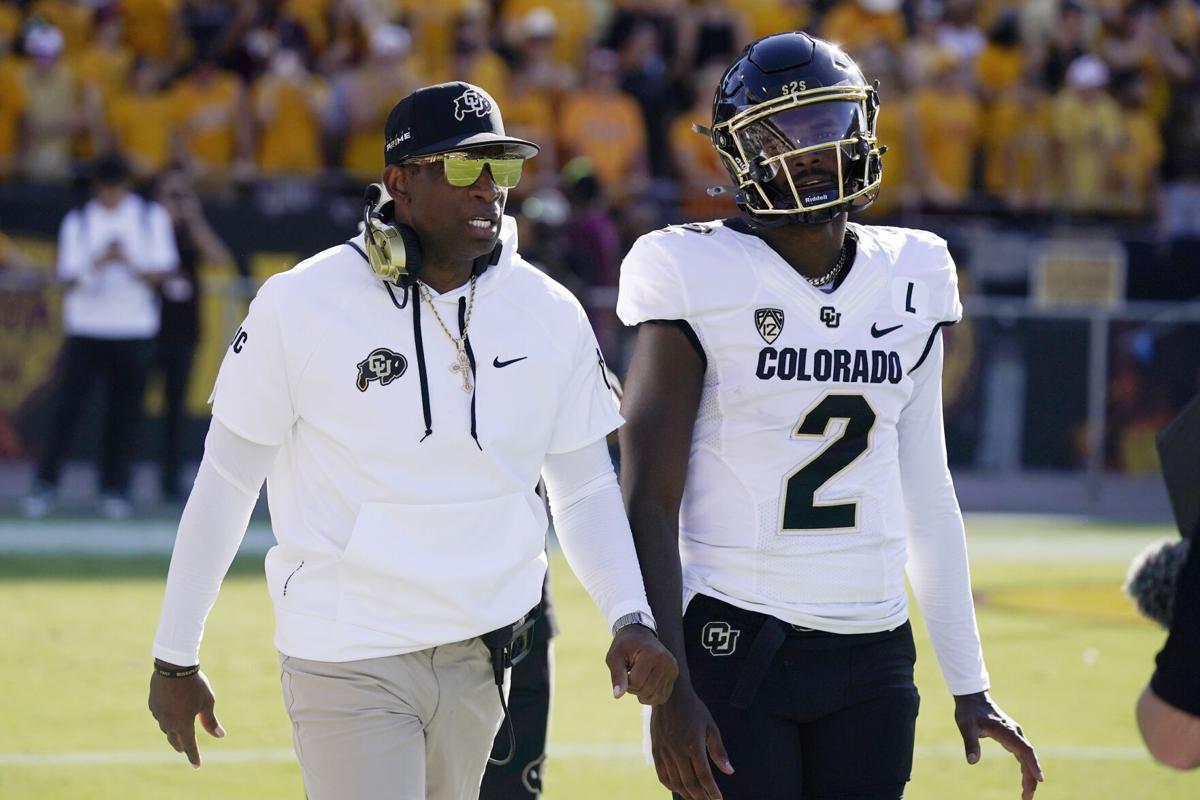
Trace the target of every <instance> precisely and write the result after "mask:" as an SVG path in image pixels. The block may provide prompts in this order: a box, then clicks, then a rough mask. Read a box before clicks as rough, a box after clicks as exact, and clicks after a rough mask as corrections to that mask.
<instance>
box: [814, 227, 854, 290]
mask: <svg viewBox="0 0 1200 800" xmlns="http://www.w3.org/2000/svg"><path fill="white" fill-rule="evenodd" d="M845 263H846V240H845V239H842V249H841V250H839V251H838V260H837V263H836V264H834V265H833V269H831V270H829V272H826V273H825V274H824V275H822V276H821V277H819V278H806V279H805V280H807V281H808V282H809V283H811V284H812V285H813V286H824V285H825V284H827V283H829V282H830V281H831V280H833V279H834V278H836V277H837V276H838V273H839V272H841V271H842V267H843V266H844V265H845Z"/></svg>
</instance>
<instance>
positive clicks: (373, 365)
mask: <svg viewBox="0 0 1200 800" xmlns="http://www.w3.org/2000/svg"><path fill="white" fill-rule="evenodd" d="M407 370H408V359H407V358H405V357H404V356H402V355H400V354H399V353H397V352H394V351H392V350H389V349H387V348H386V347H376V348H375V349H374V350H372V351H371V354H370V355H369V356H367V357H366V358H364V359H363V360H362V361H360V362H358V380H356V381H355V382H354V385H355V386H357V387H358V390H359V391H360V392H365V391H366V390H367V386H369V385H370V383H371V381H379V385H380V386H387V385H388V384H389V383H391V382H392V381H394V380H396V379H397V378H399V377H400V376H401V375H403V374H404V373H405V372H406V371H407Z"/></svg>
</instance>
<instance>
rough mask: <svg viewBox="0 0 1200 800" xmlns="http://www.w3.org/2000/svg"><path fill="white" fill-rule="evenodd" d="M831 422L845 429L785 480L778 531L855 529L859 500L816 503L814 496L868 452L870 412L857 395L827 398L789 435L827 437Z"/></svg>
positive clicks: (872, 421) (872, 414)
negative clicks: (839, 423) (780, 526)
mask: <svg viewBox="0 0 1200 800" xmlns="http://www.w3.org/2000/svg"><path fill="white" fill-rule="evenodd" d="M836 419H840V420H844V421H845V425H844V426H843V427H842V429H841V431H839V432H838V434H837V436H835V437H834V438H833V439H831V440H830V441H829V443H828V444H826V445H825V447H823V448H821V449H820V450H818V451H817V452H816V454H815V455H813V457H812V458H810V459H809V460H808V461H806V462H804V463H803V464H801V465H800V466H799V467H797V468H796V470H795V471H794V472H792V474H791V475H789V476H787V478H786V479H785V481H784V494H783V521H782V522H783V524H782V528H783V531H782V532H783V533H789V532H804V531H822V530H833V529H852V528H856V527H858V502H857V501H851V502H848V503H835V504H832V505H829V504H818V503H817V501H816V494H817V492H818V491H820V489H821V487H822V486H824V485H825V484H826V483H828V482H829V481H830V480H832V479H833V477H834V476H836V475H837V474H839V473H840V472H842V471H843V470H844V469H846V468H847V467H849V466H850V465H851V464H853V463H854V462H855V461H857V460H858V457H859V456H861V455H862V454H863V453H865V452H866V451H867V448H868V447H869V446H870V443H871V431H872V430H873V429H874V428H875V410H874V409H873V408H871V405H870V403H868V402H867V398H865V397H863V396H862V395H861V394H827V395H825V396H824V397H822V398H821V400H820V401H819V402H818V403H817V404H816V405H815V406H813V407H812V408H810V409H809V410H808V411H807V412H806V413H805V414H804V416H803V417H801V418H800V422H799V424H798V425H797V426H796V429H795V431H794V432H793V433H792V436H821V437H824V436H826V435H828V431H829V424H830V423H831V422H833V421H834V420H836Z"/></svg>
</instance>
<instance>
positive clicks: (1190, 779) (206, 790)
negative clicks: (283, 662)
mask: <svg viewBox="0 0 1200 800" xmlns="http://www.w3.org/2000/svg"><path fill="white" fill-rule="evenodd" d="M968 530H969V531H970V545H971V551H972V562H973V574H974V581H975V589H976V593H977V596H978V598H979V600H978V606H979V624H980V628H981V630H982V633H983V640H984V648H985V654H986V656H987V661H988V667H989V669H990V671H991V675H992V683H993V695H994V696H995V698H996V699H997V700H998V702H999V703H1000V704H1001V705H1002V706H1003V707H1004V708H1005V709H1006V710H1007V711H1008V712H1009V713H1010V714H1012V715H1013V716H1014V717H1016V718H1017V719H1018V720H1019V721H1020V722H1021V724H1022V725H1023V726H1024V729H1025V731H1026V732H1027V734H1028V735H1029V736H1030V737H1031V738H1032V739H1033V741H1034V743H1035V744H1036V745H1037V747H1038V748H1039V751H1040V754H1041V760H1042V765H1043V767H1044V769H1045V772H1046V778H1047V783H1046V784H1045V785H1044V786H1043V787H1042V789H1041V790H1039V792H1038V797H1039V798H1070V799H1071V800H1075V799H1076V798H1078V799H1080V800H1083V799H1085V798H1086V799H1088V800H1090V799H1092V798H1104V799H1105V800H1108V799H1110V798H1111V799H1114V800H1115V799H1117V798H1120V800H1141V799H1142V798H1154V799H1155V800H1157V799H1158V798H1194V797H1197V796H1200V775H1183V774H1179V773H1175V772H1172V771H1170V770H1168V769H1166V768H1164V767H1160V766H1158V765H1156V764H1154V763H1152V762H1151V761H1150V759H1149V757H1148V756H1146V755H1145V754H1144V752H1143V750H1142V748H1141V742H1140V739H1139V737H1138V734H1137V730H1136V727H1135V725H1134V721H1133V703H1134V699H1135V698H1136V696H1137V693H1138V691H1139V690H1140V688H1141V687H1142V686H1143V685H1144V684H1145V682H1146V680H1147V678H1148V677H1149V674H1150V671H1151V669H1152V666H1153V655H1154V653H1155V652H1156V651H1157V650H1158V648H1159V647H1160V646H1161V643H1162V640H1163V633H1162V632H1161V631H1159V630H1157V629H1156V628H1154V627H1153V626H1152V625H1151V624H1150V623H1148V622H1144V621H1142V620H1140V619H1139V618H1138V617H1136V616H1135V615H1134V613H1133V612H1132V610H1131V608H1130V605H1129V603H1128V601H1127V600H1126V599H1125V598H1124V597H1123V596H1122V595H1121V593H1120V588H1119V587H1120V584H1121V582H1122V579H1123V577H1124V574H1125V568H1126V565H1127V563H1128V561H1129V558H1130V557H1131V556H1132V555H1133V553H1135V552H1136V551H1137V550H1139V549H1140V548H1141V547H1142V546H1143V545H1145V544H1146V543H1148V542H1150V541H1153V540H1155V539H1158V538H1162V537H1165V536H1169V535H1171V532H1170V531H1169V530H1168V529H1167V528H1144V527H1143V528H1122V527H1116V526H1098V525H1089V524H1085V523H1081V522H1075V521H1070V520H1068V521H1062V520H1049V519H1046V518H1020V517H1013V518H1000V517H975V518H971V519H969V520H968ZM260 560H261V559H260V558H258V557H250V558H243V559H239V561H238V562H236V563H235V566H234V570H233V572H232V573H231V575H230V577H229V578H228V579H227V580H226V582H225V587H224V589H223V590H222V593H221V597H220V599H219V601H218V603H217V606H216V608H215V610H214V611H213V614H212V616H211V618H210V620H209V624H208V633H207V637H206V639H205V647H204V666H205V671H206V673H207V674H208V675H209V677H210V678H211V679H212V682H213V685H214V687H215V689H216V692H217V698H218V700H217V712H218V715H219V717H220V719H221V722H222V724H223V725H224V726H225V728H226V729H227V730H228V732H229V735H228V737H227V738H226V739H224V740H222V741H220V742H217V741H215V740H212V739H209V738H208V737H207V736H206V735H203V734H202V741H201V747H202V752H203V754H204V757H205V758H206V763H205V765H204V767H203V768H202V769H201V770H199V771H193V770H192V769H190V768H189V767H188V765H187V764H186V762H185V761H184V759H183V757H182V756H180V755H177V754H176V753H175V752H174V751H173V750H171V749H170V748H169V747H168V746H167V744H166V742H165V741H164V740H163V739H162V737H161V734H160V733H159V732H158V729H157V726H156V725H155V723H154V721H153V720H152V719H151V717H150V715H149V713H148V712H147V711H146V685H147V681H148V679H149V669H148V666H149V647H150V640H151V638H152V636H153V632H154V627H155V622H156V619H157V615H158V608H159V601H160V597H161V592H162V579H163V576H164V575H165V572H166V561H165V559H163V558H158V557H156V558H148V557H138V558H128V557H126V558H119V559H118V558H112V557H94V556H93V557H70V556H54V557H51V556H32V555H11V554H0V608H2V609H3V612H2V613H3V621H4V626H3V629H4V638H3V646H2V647H0V687H3V689H2V690H0V798H6V799H7V798H20V799H21V800H24V799H25V798H31V799H32V798H37V799H38V800H53V799H57V798H71V799H72V800H75V798H88V799H89V800H136V799H137V798H153V799H154V800H161V798H172V800H184V798H251V799H252V800H265V799H266V798H302V797H303V791H302V788H301V783H300V778H299V772H298V770H297V768H296V766H295V763H294V762H293V760H292V757H291V754H290V747H291V740H290V727H289V724H288V720H287V717H286V715H285V714H284V711H283V707H282V703H281V701H280V699H279V679H278V665H277V661H276V654H275V651H274V649H273V648H272V646H271V625H272V623H271V614H270V608H269V600H268V598H267V596H266V593H265V592H264V591H263V587H262V578H261V567H260ZM553 569H554V580H555V584H554V586H555V595H556V599H557V603H558V607H559V619H560V621H561V626H562V628H563V633H562V635H561V636H560V637H559V638H558V639H557V640H556V645H555V656H556V681H557V684H556V692H555V697H554V707H553V721H552V727H551V731H550V742H551V743H550V758H551V760H550V763H549V766H548V768H547V773H546V775H547V778H546V786H547V791H546V797H547V798H549V799H550V800H593V799H595V800H599V798H655V797H657V798H665V797H667V794H666V792H665V791H664V790H662V789H661V787H659V786H658V784H657V781H656V779H655V776H654V771H653V769H652V768H651V767H650V766H648V765H646V764H645V763H644V762H643V761H642V759H641V757H640V755H639V754H638V753H639V750H640V741H641V716H640V711H639V707H638V706H637V705H636V704H635V703H634V702H633V701H632V699H628V698H627V699H625V700H621V701H614V700H613V699H612V698H611V689H609V687H608V686H607V671H606V668H605V666H604V663H603V654H604V650H605V648H606V646H607V636H606V633H605V631H604V626H603V623H602V621H601V619H600V616H599V613H598V612H597V611H596V610H595V609H594V608H593V607H592V605H591V603H590V601H589V600H588V599H587V597H586V595H585V594H584V593H583V591H582V589H581V588H580V587H579V585H578V584H577V583H576V582H575V580H574V578H573V577H572V576H571V574H570V572H569V570H568V569H567V568H566V565H565V563H564V562H563V560H562V558H561V556H558V557H555V558H554V561H553ZM915 630H916V631H917V633H918V653H919V658H918V665H917V667H918V676H917V682H918V685H919V686H920V688H921V692H922V697H923V702H922V708H921V716H920V721H919V723H918V731H917V738H918V744H917V757H916V764H915V768H914V772H913V778H912V783H911V784H910V789H909V792H908V794H907V797H909V798H911V799H913V800H958V799H959V798H970V799H971V800H988V799H990V798H1009V799H1010V800H1011V798H1017V797H1019V796H1020V791H1019V786H1020V783H1019V775H1018V771H1017V767H1016V762H1015V761H1013V760H1012V759H1011V758H1010V757H1009V756H1008V755H1007V754H1006V753H1004V752H1003V751H1002V750H1000V749H999V748H998V747H996V746H995V745H993V744H991V743H985V747H984V755H983V760H982V761H981V763H979V764H978V765H976V766H974V767H969V766H967V764H966V762H965V760H964V759H963V757H962V752H961V740H960V739H959V738H958V735H957V731H956V729H955V728H954V723H953V720H952V716H951V708H952V704H951V701H950V698H949V696H948V695H947V694H946V691H945V688H944V686H943V684H942V680H941V676H940V674H939V673H938V669H937V665H936V663H935V660H934V658H933V654H932V651H931V650H930V648H929V644H928V641H927V639H926V638H925V636H924V628H923V626H922V625H921V624H919V623H917V624H916V625H915ZM735 767H736V764H735Z"/></svg>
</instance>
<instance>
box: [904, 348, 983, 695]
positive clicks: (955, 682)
mask: <svg viewBox="0 0 1200 800" xmlns="http://www.w3.org/2000/svg"><path fill="white" fill-rule="evenodd" d="M913 378H914V380H915V381H916V386H915V388H914V389H913V394H912V397H911V398H909V401H908V405H906V406H905V408H904V411H903V412H902V413H901V415H900V424H899V436H900V479H901V483H902V485H903V490H904V503H905V506H906V508H907V512H908V531H909V533H908V556H909V558H908V578H909V581H911V583H912V587H913V593H914V594H915V595H916V597H917V602H918V603H919V604H920V606H921V612H922V614H923V615H924V617H925V626H926V628H927V629H928V630H929V638H930V639H931V640H932V642H933V650H934V653H935V654H936V655H937V659H938V664H939V665H940V666H941V668H942V676H943V677H944V678H945V680H946V685H947V687H948V688H949V689H950V693H951V694H955V695H962V694H973V693H975V692H981V691H983V690H985V689H987V688H988V674H987V669H986V667H985V666H984V663H983V648H982V646H981V645H980V642H979V629H978V627H977V626H976V624H975V604H974V601H973V600H972V598H971V575H970V569H969V567H968V564H967V540H966V530H965V528H964V527H963V519H962V512H961V511H959V508H958V498H957V497H956V496H955V494H954V483H953V481H952V479H951V477H950V468H949V466H948V465H947V463H946V434H945V430H944V428H943V423H942V337H941V334H940V333H938V334H935V335H934V343H933V348H932V350H931V351H930V353H929V357H928V358H927V359H926V361H925V362H924V363H923V364H921V366H920V368H919V369H917V370H916V372H915V373H914V374H913Z"/></svg>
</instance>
